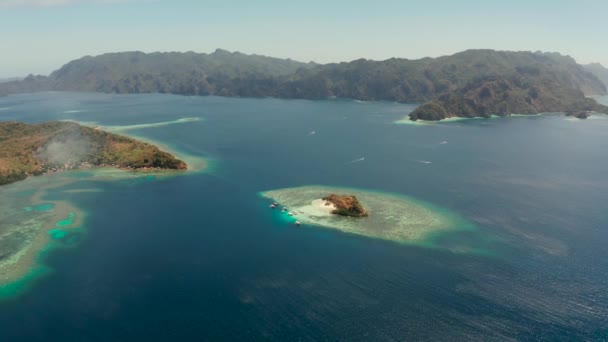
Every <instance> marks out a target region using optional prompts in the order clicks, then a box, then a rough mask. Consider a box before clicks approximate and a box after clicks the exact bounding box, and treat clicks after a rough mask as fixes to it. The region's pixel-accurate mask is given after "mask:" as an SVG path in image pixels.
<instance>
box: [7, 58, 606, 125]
mask: <svg viewBox="0 0 608 342" xmlns="http://www.w3.org/2000/svg"><path fill="white" fill-rule="evenodd" d="M45 90H56V91H92V92H105V93H129V94H131V93H171V94H179V95H203V96H204V95H218V96H230V97H277V98H301V99H326V98H331V97H338V98H352V99H356V100H367V101H370V100H372V101H373V100H387V101H397V102H409V103H426V104H429V105H430V104H431V103H432V104H433V105H430V106H427V107H425V108H420V109H421V110H418V111H415V112H414V113H412V114H413V115H412V116H411V118H412V119H413V120H417V119H423V120H438V119H443V118H446V117H450V116H464V117H475V116H482V117H483V116H487V115H490V114H496V115H508V114H511V113H518V114H536V113H538V112H539V111H540V112H542V111H555V110H557V111H586V110H599V111H607V112H608V108H605V107H603V106H600V105H598V104H597V103H595V101H593V100H590V99H585V95H604V94H606V93H607V89H606V85H605V84H604V83H602V81H601V80H600V79H599V78H598V77H597V76H596V75H595V74H594V73H592V72H591V71H589V70H588V69H587V68H585V67H583V66H581V65H579V64H578V63H576V61H575V60H574V59H573V58H572V57H569V56H564V55H561V54H559V53H543V52H528V51H517V52H513V51H495V50H489V49H474V50H465V51H462V52H459V53H456V54H453V55H449V56H441V57H437V58H430V57H425V58H421V59H415V60H410V59H404V58H390V59H386V60H383V61H374V60H367V59H357V60H354V61H351V62H340V63H330V64H316V63H312V62H310V63H303V62H297V61H293V60H291V59H280V58H274V57H267V56H261V55H247V54H244V53H241V52H230V51H227V50H222V49H217V50H215V51H214V52H213V53H210V54H206V53H195V52H156V53H143V52H138V51H131V52H119V53H107V54H102V55H99V56H85V57H82V58H80V59H77V60H73V61H70V62H68V63H66V64H65V65H64V66H62V67H61V68H59V69H58V70H56V71H54V72H52V73H51V74H50V75H49V76H33V75H30V76H28V77H27V78H25V79H24V80H22V81H13V82H7V83H4V84H0V95H2V94H4V95H7V94H11V93H19V92H36V91H45ZM482 97H483V98H482ZM439 107H443V110H439ZM423 109H424V110H423ZM434 110H439V111H438V112H434V113H432V114H431V112H433V111H434Z"/></svg>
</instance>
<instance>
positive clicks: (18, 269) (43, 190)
mask: <svg viewBox="0 0 608 342" xmlns="http://www.w3.org/2000/svg"><path fill="white" fill-rule="evenodd" d="M110 133H111V132H110ZM125 135H126V136H128V137H130V138H133V139H137V140H140V141H142V142H145V143H148V144H151V145H154V146H156V147H158V148H159V149H160V150H161V151H164V152H167V153H170V154H172V155H173V156H174V157H176V158H178V159H180V160H182V161H183V162H184V163H185V164H186V165H187V169H182V170H178V169H161V168H139V169H133V168H128V167H127V168H124V167H117V166H112V165H99V166H97V165H95V166H87V167H78V168H73V169H66V170H59V171H55V172H50V173H45V174H42V175H39V176H34V175H29V176H28V177H26V178H25V179H23V180H20V181H16V182H13V183H10V184H4V185H1V186H0V195H2V197H4V198H5V200H7V202H6V203H8V204H7V205H8V206H7V207H6V208H8V210H13V211H14V210H17V211H19V210H20V211H19V212H16V217H17V220H16V221H15V222H11V223H9V224H10V226H9V228H8V229H7V230H6V231H4V232H3V231H0V234H4V235H7V234H9V235H10V234H12V233H14V232H23V233H24V234H27V235H28V237H27V238H24V241H26V242H21V243H22V244H21V245H19V246H18V247H17V249H18V250H17V251H16V252H13V254H12V255H10V256H8V257H7V258H6V259H5V260H2V259H0V301H3V300H8V299H11V298H14V297H17V296H19V295H20V294H22V293H24V292H26V291H27V290H28V289H29V288H31V286H32V284H34V283H35V282H36V280H38V279H40V278H41V277H43V276H44V275H47V274H49V273H51V272H52V269H51V268H50V267H48V266H47V265H46V264H45V258H46V256H47V254H48V253H50V252H52V251H53V250H55V249H58V248H69V247H72V244H71V243H72V242H74V243H75V245H77V244H78V241H77V240H76V241H72V240H70V239H71V236H73V234H80V233H86V228H85V227H84V225H85V224H86V219H87V216H88V215H87V213H86V212H85V211H84V210H82V209H81V208H79V207H78V206H77V205H76V204H75V203H72V202H70V201H69V200H63V199H61V200H49V199H46V197H47V196H48V194H49V192H50V191H51V190H53V189H57V188H61V187H63V186H66V185H70V184H74V183H77V182H79V181H83V180H84V181H86V180H97V181H113V180H127V179H137V178H141V179H148V178H150V177H153V178H151V179H156V178H157V177H158V178H159V179H164V178H166V177H171V176H177V175H185V174H191V173H198V172H204V171H207V170H208V169H209V162H208V161H207V160H206V159H204V158H201V157H198V156H192V155H188V154H186V153H182V152H180V151H178V150H176V149H174V148H171V147H170V146H168V145H166V144H164V143H161V142H157V141H153V140H152V139H148V138H144V137H140V136H136V135H132V134H125ZM93 190H96V189H93ZM24 193H26V194H27V195H26V196H25V197H20V196H23V194H24ZM18 198H22V200H17V199H18ZM12 202H15V203H21V202H24V203H25V204H26V206H25V207H22V208H16V207H13V204H14V203H12ZM0 204H2V203H1V202H0ZM37 206H44V208H47V207H48V208H51V209H48V210H41V211H37V210H36V207H37Z"/></svg>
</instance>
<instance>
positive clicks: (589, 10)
mask: <svg viewBox="0 0 608 342" xmlns="http://www.w3.org/2000/svg"><path fill="white" fill-rule="evenodd" d="M606 37H608V0H578V1H571V0H553V1H547V0H527V1H523V0H509V1H507V0H499V1H494V0H486V1H481V0H460V1H458V0H453V1H448V0H425V1H407V0H401V1H392V0H376V1H368V0H351V1H342V0H338V1H330V0H325V1H320V0H307V1H300V2H289V1H274V0H266V1H265V0H259V1H252V0H246V1H243V0H240V1H237V0H224V1H219V0H217V1H206V0H199V1H194V0H0V77H11V76H21V75H26V74H29V73H40V74H48V73H49V72H50V71H52V70H55V69H57V68H59V67H60V66H61V65H63V64H65V63H66V62H68V61H69V60H72V59H75V58H79V57H81V56H84V55H97V54H101V53H104V52H116V51H132V50H140V51H145V52H151V51H197V52H211V51H213V50H215V49H216V48H223V49H227V50H232V51H234V50H238V51H241V52H245V53H256V54H264V55H270V56H276V57H285V58H287V57H289V58H293V59H297V60H302V61H311V60H313V61H316V62H321V63H325V62H339V61H348V60H352V59H356V58H368V59H386V58H390V57H404V58H421V57H425V56H432V57H435V56H440V55H446V54H452V53H455V52H458V51H461V50H466V49H470V48H492V49H500V50H543V51H558V52H561V53H563V54H568V55H571V56H573V57H574V58H576V59H577V60H578V61H579V62H582V63H588V62H601V63H602V64H604V65H605V66H608V44H605V41H606Z"/></svg>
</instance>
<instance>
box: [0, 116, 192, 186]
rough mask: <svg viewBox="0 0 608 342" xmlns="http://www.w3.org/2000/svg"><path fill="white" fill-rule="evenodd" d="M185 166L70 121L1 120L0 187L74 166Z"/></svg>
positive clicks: (137, 144) (125, 139) (137, 143)
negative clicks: (28, 121)
mask: <svg viewBox="0 0 608 342" xmlns="http://www.w3.org/2000/svg"><path fill="white" fill-rule="evenodd" d="M92 167H114V168H120V169H127V170H185V169H187V168H188V165H187V164H186V163H184V162H183V161H181V160H179V159H177V158H175V157H174V156H173V155H171V154H169V153H167V152H164V151H161V150H160V149H159V148H158V147H156V146H154V145H151V144H148V143H145V142H141V141H138V140H135V139H132V138H129V137H125V136H122V135H117V134H113V133H109V132H105V131H103V130H100V129H95V128H91V127H85V126H81V125H79V124H77V123H74V122H47V123H41V124H34V125H32V124H25V123H21V122H1V123H0V185H3V184H9V183H13V182H16V181H19V180H23V179H25V178H27V177H28V176H38V175H45V174H51V173H57V172H62V171H67V170H73V169H83V168H92Z"/></svg>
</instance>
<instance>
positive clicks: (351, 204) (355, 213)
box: [322, 194, 369, 217]
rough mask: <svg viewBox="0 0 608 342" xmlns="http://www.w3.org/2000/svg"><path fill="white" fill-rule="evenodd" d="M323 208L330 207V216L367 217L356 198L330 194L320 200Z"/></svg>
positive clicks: (365, 210)
mask: <svg viewBox="0 0 608 342" xmlns="http://www.w3.org/2000/svg"><path fill="white" fill-rule="evenodd" d="M322 200H323V201H325V204H324V205H325V206H328V207H331V208H332V211H331V213H332V214H335V215H340V216H350V217H366V216H369V213H368V211H367V209H365V208H363V206H362V205H361V203H359V200H358V199H357V196H353V195H336V194H330V195H328V196H325V197H323V198H322Z"/></svg>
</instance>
